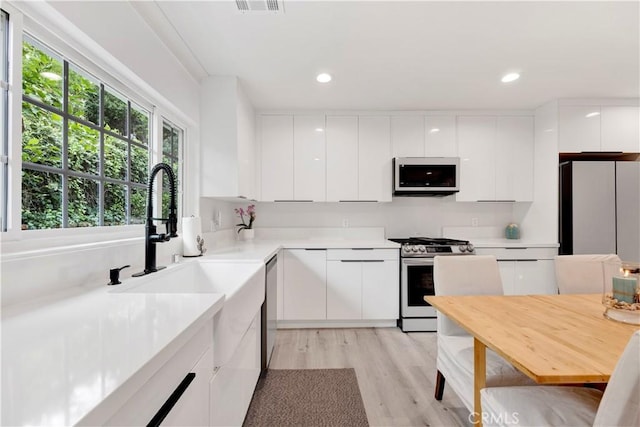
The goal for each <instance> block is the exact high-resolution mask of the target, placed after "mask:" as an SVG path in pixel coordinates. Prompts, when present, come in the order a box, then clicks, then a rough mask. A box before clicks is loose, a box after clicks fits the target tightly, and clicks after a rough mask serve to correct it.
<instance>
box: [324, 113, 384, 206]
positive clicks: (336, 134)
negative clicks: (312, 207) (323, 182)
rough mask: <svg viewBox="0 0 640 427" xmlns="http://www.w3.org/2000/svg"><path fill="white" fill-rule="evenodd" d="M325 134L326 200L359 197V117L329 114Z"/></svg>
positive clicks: (344, 199) (355, 198)
mask: <svg viewBox="0 0 640 427" xmlns="http://www.w3.org/2000/svg"><path fill="white" fill-rule="evenodd" d="M325 133H326V146H327V159H326V162H327V172H328V173H327V201H328V202H339V201H346V200H358V117H357V116H327V121H326V132H325ZM389 170H391V167H389Z"/></svg>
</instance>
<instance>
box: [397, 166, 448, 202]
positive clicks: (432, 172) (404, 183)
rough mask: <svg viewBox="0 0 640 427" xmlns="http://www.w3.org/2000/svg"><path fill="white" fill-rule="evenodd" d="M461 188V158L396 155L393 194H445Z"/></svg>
mask: <svg viewBox="0 0 640 427" xmlns="http://www.w3.org/2000/svg"><path fill="white" fill-rule="evenodd" d="M458 191H460V158H458V157H396V158H394V159H393V194H394V195H396V196H446V195H448V194H453V193H457V192H458Z"/></svg>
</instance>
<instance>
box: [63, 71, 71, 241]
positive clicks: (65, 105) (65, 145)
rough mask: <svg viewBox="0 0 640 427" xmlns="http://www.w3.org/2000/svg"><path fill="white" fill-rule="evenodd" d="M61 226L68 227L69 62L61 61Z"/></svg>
mask: <svg viewBox="0 0 640 427" xmlns="http://www.w3.org/2000/svg"><path fill="white" fill-rule="evenodd" d="M62 73H63V80H62V111H63V113H64V114H62V228H67V227H69V174H68V172H69V115H68V111H69V63H68V62H67V61H63V63H62Z"/></svg>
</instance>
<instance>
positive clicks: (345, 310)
mask: <svg viewBox="0 0 640 427" xmlns="http://www.w3.org/2000/svg"><path fill="white" fill-rule="evenodd" d="M398 295H399V288H398V261H397V260H383V259H381V260H362V261H358V260H330V261H327V319H331V320H352V319H397V318H398Z"/></svg>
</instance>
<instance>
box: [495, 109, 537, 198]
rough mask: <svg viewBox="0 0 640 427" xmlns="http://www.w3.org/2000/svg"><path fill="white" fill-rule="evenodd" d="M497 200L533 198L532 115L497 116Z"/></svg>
mask: <svg viewBox="0 0 640 427" xmlns="http://www.w3.org/2000/svg"><path fill="white" fill-rule="evenodd" d="M496 133H497V134H496V146H495V148H496V194H495V198H496V200H514V201H531V200H533V145H534V139H533V133H534V130H533V117H526V116H525V117H498V118H497V126H496Z"/></svg>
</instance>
